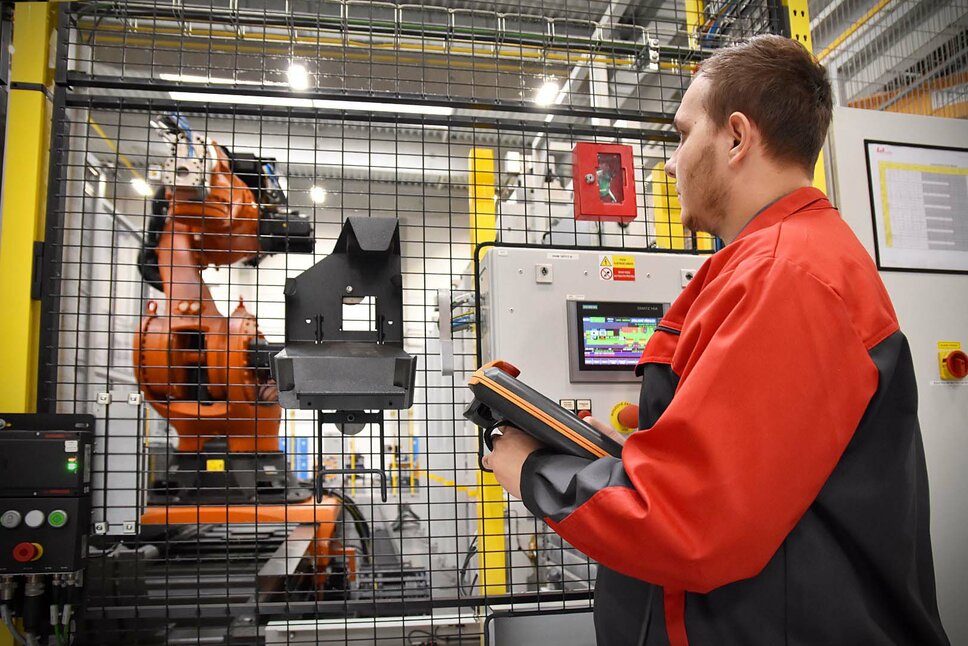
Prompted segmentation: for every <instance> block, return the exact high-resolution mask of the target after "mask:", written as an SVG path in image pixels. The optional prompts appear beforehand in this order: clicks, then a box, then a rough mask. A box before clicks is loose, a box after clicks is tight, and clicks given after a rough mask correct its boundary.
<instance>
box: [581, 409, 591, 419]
mask: <svg viewBox="0 0 968 646" xmlns="http://www.w3.org/2000/svg"><path fill="white" fill-rule="evenodd" d="M591 416H592V412H591V411H590V410H580V411H578V419H585V418H586V417H591Z"/></svg>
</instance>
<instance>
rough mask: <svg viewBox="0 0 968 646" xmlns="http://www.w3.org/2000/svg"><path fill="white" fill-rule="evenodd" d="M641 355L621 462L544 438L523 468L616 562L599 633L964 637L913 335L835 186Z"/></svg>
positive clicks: (748, 253)
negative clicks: (924, 425) (939, 522)
mask: <svg viewBox="0 0 968 646" xmlns="http://www.w3.org/2000/svg"><path fill="white" fill-rule="evenodd" d="M637 372H638V373H639V374H640V375H641V376H642V391H641V399H640V419H639V426H640V428H641V429H643V430H640V431H637V432H635V433H633V434H632V435H631V436H630V437H629V438H628V441H627V442H626V443H625V447H624V449H623V451H622V458H621V459H617V458H603V459H600V460H595V461H588V460H583V459H581V458H575V457H571V456H563V455H558V454H553V453H550V452H548V451H546V450H541V451H538V452H535V453H533V454H532V455H531V456H530V457H529V458H528V460H527V461H526V463H525V465H524V469H523V472H522V478H521V491H522V496H523V500H524V503H525V505H526V506H527V507H528V509H529V510H531V512H532V513H534V514H535V515H536V516H538V517H539V518H543V519H544V520H545V522H547V523H548V524H549V525H550V526H551V527H552V528H553V529H554V530H555V531H556V532H557V533H558V534H560V535H561V536H562V538H564V539H565V540H566V541H568V542H569V543H571V544H572V545H574V546H575V547H576V548H578V549H579V550H581V551H582V552H584V553H585V554H587V555H588V556H590V557H591V558H593V559H595V560H596V561H597V562H598V563H599V564H600V567H599V575H598V580H597V583H596V588H595V625H596V633H597V635H598V643H599V646H612V645H618V644H622V645H624V644H644V645H646V646H658V645H663V646H665V645H671V646H686V644H690V645H691V646H706V645H709V646H733V645H735V646H754V645H757V644H764V645H770V646H777V645H786V646H801V645H802V646H807V645H811V646H815V645H819V644H823V645H825V646H834V645H845V646H848V645H849V646H858V645H861V644H863V645H865V646H874V645H879V644H885V645H886V644H912V645H913V644H917V645H918V646H934V645H937V644H947V643H948V640H947V638H946V636H945V633H944V630H943V628H942V626H941V621H940V618H939V615H938V607H937V600H936V594H935V580H934V566H933V563H932V555H931V541H930V537H929V530H928V521H929V517H928V482H927V474H926V468H925V461H924V452H923V448H922V442H921V432H920V429H919V426H918V417H917V390H916V386H915V380H914V371H913V365H912V361H911V355H910V351H909V348H908V343H907V340H906V339H905V337H904V336H903V335H902V334H901V332H900V330H899V328H898V323H897V318H896V316H895V313H894V309H893V307H892V305H891V302H890V299H889V298H888V295H887V292H886V290H885V288H884V285H883V284H882V282H881V280H880V277H879V276H878V273H877V270H876V267H875V266H874V264H873V262H872V260H871V258H870V256H869V255H868V253H867V252H866V250H865V249H864V248H863V246H862V245H861V244H860V242H859V241H858V240H857V238H856V237H855V236H854V234H853V233H852V232H851V231H850V229H849V228H848V227H847V225H846V224H845V223H844V222H843V220H842V219H841V217H840V214H839V213H838V212H837V211H836V210H835V209H834V208H833V207H832V206H831V205H830V203H829V202H828V201H827V199H826V197H824V195H823V193H821V192H820V191H818V190H816V189H813V188H804V189H799V190H797V191H795V192H793V193H791V194H789V195H787V196H786V197H784V198H782V199H780V200H779V201H777V202H775V203H774V204H772V205H770V206H769V207H767V208H766V209H764V210H763V211H762V212H760V213H759V214H758V215H757V216H756V217H755V218H754V219H753V220H752V221H751V222H750V223H749V224H748V225H747V226H746V228H745V229H744V230H743V231H742V232H741V234H740V235H739V236H738V237H737V239H736V240H735V241H733V242H732V243H731V244H729V245H728V246H727V247H726V248H724V249H723V250H721V251H719V252H718V253H716V254H715V255H714V256H711V257H710V258H709V260H708V261H707V262H706V263H705V264H704V265H703V267H702V268H701V269H700V270H699V272H698V273H697V274H696V276H695V278H694V279H693V280H692V281H691V282H690V283H689V285H688V287H687V288H686V289H685V290H684V291H683V293H682V294H681V295H680V297H679V298H678V299H677V300H676V302H675V303H674V304H673V305H672V307H671V308H670V309H669V312H668V313H667V315H666V316H665V317H664V318H663V320H662V321H661V323H660V326H659V327H658V328H657V331H656V333H655V334H654V335H653V336H652V338H651V339H650V341H649V343H648V345H647V347H646V349H645V352H644V354H643V356H642V360H641V363H640V364H639V366H638V368H637Z"/></svg>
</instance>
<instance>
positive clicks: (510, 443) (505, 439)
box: [483, 426, 544, 498]
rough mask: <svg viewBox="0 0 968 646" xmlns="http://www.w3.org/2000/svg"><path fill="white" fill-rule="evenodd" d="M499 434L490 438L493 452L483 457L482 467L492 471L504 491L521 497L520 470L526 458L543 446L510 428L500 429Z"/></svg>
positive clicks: (503, 427) (521, 432)
mask: <svg viewBox="0 0 968 646" xmlns="http://www.w3.org/2000/svg"><path fill="white" fill-rule="evenodd" d="M500 431H501V434H500V435H498V434H497V433H495V434H494V435H493V436H492V443H493V445H494V450H493V451H491V452H490V453H489V454H488V455H486V456H484V460H483V463H484V466H485V467H487V468H488V469H491V470H492V471H494V477H495V478H496V479H497V481H498V483H499V484H500V485H501V486H502V487H504V489H505V491H507V492H508V493H509V494H511V495H512V496H514V497H515V498H520V497H521V468H522V467H523V466H524V461H525V460H527V459H528V456H529V455H531V454H532V453H534V452H535V451H537V450H538V449H541V448H544V444H542V443H541V442H539V441H538V440H536V439H534V438H533V437H531V436H530V435H528V434H527V433H525V432H524V431H522V430H519V429H516V428H514V427H512V426H502V427H500Z"/></svg>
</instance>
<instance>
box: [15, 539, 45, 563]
mask: <svg viewBox="0 0 968 646" xmlns="http://www.w3.org/2000/svg"><path fill="white" fill-rule="evenodd" d="M43 555H44V548H43V546H41V544H40V543H17V544H16V545H15V546H14V548H13V560H14V561H17V562H18V563H30V562H31V561H36V560H37V559H39V558H40V557H41V556H43Z"/></svg>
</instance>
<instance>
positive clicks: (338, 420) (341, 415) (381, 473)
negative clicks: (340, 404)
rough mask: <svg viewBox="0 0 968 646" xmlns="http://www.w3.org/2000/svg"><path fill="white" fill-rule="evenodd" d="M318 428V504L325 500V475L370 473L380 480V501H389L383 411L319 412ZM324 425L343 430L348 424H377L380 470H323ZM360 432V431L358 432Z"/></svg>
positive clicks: (315, 485)
mask: <svg viewBox="0 0 968 646" xmlns="http://www.w3.org/2000/svg"><path fill="white" fill-rule="evenodd" d="M317 422H318V424H317V426H316V473H315V478H314V490H315V494H316V502H320V501H322V499H323V475H324V474H339V473H344V474H353V473H369V474H371V475H375V476H377V477H379V478H380V499H381V500H382V501H383V502H386V501H387V476H386V470H387V466H386V460H387V458H386V454H385V453H384V452H383V441H384V435H383V411H378V412H375V413H367V412H364V411H335V412H331V413H324V412H322V411H320V412H319V416H318V418H317ZM323 424H336V425H337V426H340V427H341V429H342V427H343V426H345V425H346V424H363V425H366V424H376V425H377V426H378V427H379V429H380V468H379V469H323V468H321V466H320V465H322V464H323ZM360 430H362V429H360ZM357 432H359V431H357Z"/></svg>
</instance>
